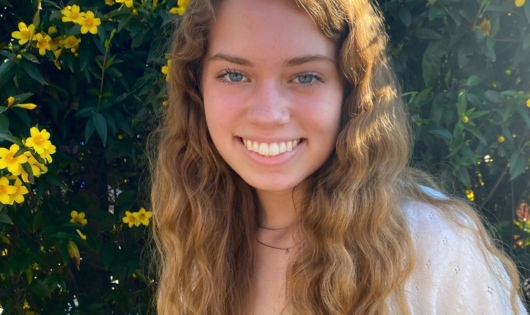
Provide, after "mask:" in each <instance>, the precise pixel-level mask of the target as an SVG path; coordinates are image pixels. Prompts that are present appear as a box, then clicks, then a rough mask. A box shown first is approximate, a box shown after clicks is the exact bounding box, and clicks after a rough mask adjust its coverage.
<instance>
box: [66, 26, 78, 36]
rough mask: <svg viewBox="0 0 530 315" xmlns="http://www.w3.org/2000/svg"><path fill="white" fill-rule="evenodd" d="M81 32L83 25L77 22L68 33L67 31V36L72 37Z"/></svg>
mask: <svg viewBox="0 0 530 315" xmlns="http://www.w3.org/2000/svg"><path fill="white" fill-rule="evenodd" d="M79 33H81V25H79V24H75V25H74V26H73V27H72V28H71V29H70V30H69V31H68V32H67V33H66V36H65V38H66V37H70V36H72V35H78V34H79Z"/></svg>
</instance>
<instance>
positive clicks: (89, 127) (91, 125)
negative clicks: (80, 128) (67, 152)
mask: <svg viewBox="0 0 530 315" xmlns="http://www.w3.org/2000/svg"><path fill="white" fill-rule="evenodd" d="M95 128H96V127H95V126H94V121H93V120H92V119H89V120H88V121H87V122H86V126H85V143H88V139H90V136H92V133H93V132H94V129H95Z"/></svg>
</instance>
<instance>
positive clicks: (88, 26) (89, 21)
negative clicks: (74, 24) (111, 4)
mask: <svg viewBox="0 0 530 315" xmlns="http://www.w3.org/2000/svg"><path fill="white" fill-rule="evenodd" d="M79 24H81V34H86V33H87V32H90V33H92V34H97V33H98V25H100V24H101V20H100V19H99V18H94V12H92V11H88V12H87V13H86V17H82V18H80V19H79Z"/></svg>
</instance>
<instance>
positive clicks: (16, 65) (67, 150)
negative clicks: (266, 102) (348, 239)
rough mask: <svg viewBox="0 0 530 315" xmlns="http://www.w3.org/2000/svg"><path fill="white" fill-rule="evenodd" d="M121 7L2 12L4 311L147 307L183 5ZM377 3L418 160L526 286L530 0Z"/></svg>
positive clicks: (0, 278)
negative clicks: (483, 225) (149, 149)
mask: <svg viewBox="0 0 530 315" xmlns="http://www.w3.org/2000/svg"><path fill="white" fill-rule="evenodd" d="M116 2H119V3H115V2H114V1H113V0H104V1H103V0H99V1H96V0H78V1H77V0H72V1H70V2H68V3H67V4H65V5H63V3H62V2H61V1H57V0H42V2H41V1H39V0H17V1H15V0H0V5H2V6H3V7H5V8H6V10H5V12H4V13H2V14H0V21H1V23H0V61H2V62H1V63H0V105H1V107H0V140H1V141H0V147H2V148H1V149H0V167H2V168H3V169H2V170H1V171H0V207H1V210H0V240H1V241H0V252H1V255H0V304H1V305H2V307H3V309H4V311H3V314H18V313H25V314H39V313H41V314H63V313H65V312H67V313H72V314H74V313H91V314H111V313H120V314H137V313H145V312H146V311H147V310H148V308H149V303H150V300H151V294H152V291H151V290H150V286H151V284H152V283H153V281H154V279H150V277H149V276H148V275H146V273H145V270H146V269H147V268H146V267H147V263H148V261H149V257H150V253H149V251H148V250H145V249H146V248H145V242H146V237H147V231H146V228H147V226H148V225H149V221H150V220H149V217H150V212H149V211H148V210H146V208H147V209H148V194H147V190H146V187H145V186H146V185H145V182H146V177H145V175H144V173H145V166H146V157H145V154H144V148H145V139H146V136H147V134H148V132H149V130H150V122H151V121H152V118H153V117H154V116H155V115H156V113H157V112H159V111H163V110H164V105H167V102H166V101H165V97H166V88H165V85H164V83H165V80H166V79H167V73H168V71H167V69H168V68H167V66H168V64H169V63H170V60H169V56H168V55H165V54H164V52H165V51H166V49H167V41H168V39H169V34H170V32H171V28H172V26H173V25H174V21H177V20H178V16H179V15H180V14H182V13H183V12H184V10H185V8H186V5H187V2H186V1H184V0H180V1H179V2H178V3H177V1H170V0H165V1H161V2H160V3H158V1H157V0H141V1H140V0H120V1H116ZM380 4H381V7H382V10H383V13H384V14H385V15H386V18H387V21H386V23H387V28H388V32H389V34H390V36H391V43H392V47H391V49H392V56H393V58H394V63H395V67H396V69H397V71H398V73H399V75H400V77H401V78H403V85H404V97H405V98H406V100H407V102H408V106H409V109H410V112H411V114H412V121H413V124H414V127H415V137H416V149H415V157H414V159H415V164H416V165H417V166H419V167H421V168H424V169H427V170H429V171H430V172H432V173H435V174H438V175H439V176H440V178H441V180H442V181H441V184H442V186H443V187H444V188H445V189H447V190H449V191H453V192H454V193H455V194H458V195H462V196H467V197H468V198H469V199H471V200H472V201H474V202H475V203H476V204H477V205H478V206H479V207H480V208H481V209H483V210H484V211H483V213H484V215H485V218H486V219H487V220H488V221H489V223H491V224H492V229H491V231H492V234H494V235H495V236H496V237H497V238H499V239H501V240H502V241H503V244H504V245H505V248H506V250H507V251H509V252H510V253H511V254H512V255H513V256H514V257H515V258H516V261H517V262H518V264H519V267H520V270H521V272H523V274H524V272H525V266H526V267H528V266H530V258H529V255H528V249H527V246H528V245H529V244H530V238H529V235H528V232H529V231H530V227H527V223H526V222H527V220H528V219H530V213H529V212H530V208H529V206H528V204H529V203H530V201H529V200H528V195H529V184H528V183H530V172H528V171H526V169H527V167H528V162H529V157H530V152H529V151H530V141H529V136H530V117H529V115H530V108H529V107H530V101H529V99H530V93H529V90H530V61H529V60H530V58H529V57H530V56H529V55H530V32H529V25H530V1H528V2H527V3H525V1H524V0H516V1H513V0H484V1H471V0H428V1H420V0H399V1H398V0H385V1H380ZM166 57H167V59H166ZM525 277H526V274H525Z"/></svg>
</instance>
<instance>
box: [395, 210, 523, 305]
mask: <svg viewBox="0 0 530 315" xmlns="http://www.w3.org/2000/svg"><path fill="white" fill-rule="evenodd" d="M404 213H405V215H406V216H407V218H408V220H409V222H410V228H411V233H412V237H413V241H414V243H415V245H416V250H417V254H416V264H415V266H414V271H413V273H412V275H411V277H410V278H409V280H408V281H407V283H406V287H405V289H406V296H407V300H408V303H409V307H410V309H411V311H412V314H414V315H435V314H436V315H445V314H469V315H471V314H476V315H486V314H488V315H489V314H491V315H508V314H510V315H511V314H516V313H514V312H513V311H512V309H511V306H510V286H511V283H510V281H509V278H508V274H507V273H506V271H505V269H504V267H503V265H502V263H501V262H500V260H499V259H498V258H496V257H494V256H493V255H491V254H490V253H489V252H487V251H486V250H485V248H484V245H482V243H481V241H480V240H479V239H478V236H476V235H475V233H473V232H471V231H469V230H467V229H463V228H461V227H459V226H458V225H456V223H454V222H452V221H451V220H450V219H447V218H445V216H443V214H442V213H441V212H440V210H438V209H436V208H434V207H433V206H430V205H426V204H422V203H418V202H411V203H408V204H407V205H406V206H405V208H404ZM470 224H471V223H470ZM518 308H519V314H528V313H527V312H526V311H525V309H524V306H523V304H522V303H521V301H520V299H519V300H518Z"/></svg>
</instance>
